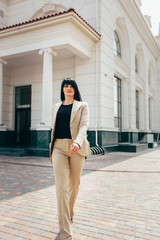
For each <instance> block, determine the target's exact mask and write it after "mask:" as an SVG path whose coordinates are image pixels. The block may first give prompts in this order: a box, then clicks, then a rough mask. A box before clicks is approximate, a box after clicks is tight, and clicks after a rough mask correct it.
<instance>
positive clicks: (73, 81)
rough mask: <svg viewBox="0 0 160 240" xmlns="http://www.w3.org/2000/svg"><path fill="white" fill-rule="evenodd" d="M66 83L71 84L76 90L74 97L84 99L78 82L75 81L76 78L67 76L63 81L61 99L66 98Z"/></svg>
mask: <svg viewBox="0 0 160 240" xmlns="http://www.w3.org/2000/svg"><path fill="white" fill-rule="evenodd" d="M64 85H71V86H72V87H73V88H74V92H75V94H74V99H75V100H77V101H80V102H81V101H82V98H81V94H80V92H79V89H78V86H77V83H76V82H75V80H72V79H70V78H65V79H64V80H63V82H62V85H61V101H64V100H65V96H64V92H63V87H64Z"/></svg>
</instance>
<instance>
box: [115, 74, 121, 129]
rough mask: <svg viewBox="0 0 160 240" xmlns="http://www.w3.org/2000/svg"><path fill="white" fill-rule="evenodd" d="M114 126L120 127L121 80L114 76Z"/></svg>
mask: <svg viewBox="0 0 160 240" xmlns="http://www.w3.org/2000/svg"><path fill="white" fill-rule="evenodd" d="M114 127H116V128H119V129H122V111H121V80H120V79H119V78H117V77H114Z"/></svg>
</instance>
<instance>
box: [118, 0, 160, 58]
mask: <svg viewBox="0 0 160 240" xmlns="http://www.w3.org/2000/svg"><path fill="white" fill-rule="evenodd" d="M119 1H120V4H121V6H122V7H123V9H124V10H125V12H126V13H127V15H128V17H129V19H130V20H131V21H132V23H133V25H134V26H135V28H136V29H137V31H138V33H139V35H140V36H141V37H142V39H143V40H144V42H145V43H146V45H147V46H148V48H149V49H150V50H151V52H152V53H153V54H154V56H155V57H156V58H157V57H158V56H159V54H160V49H159V46H158V44H157V42H156V40H155V38H154V36H153V34H152V33H151V30H150V28H149V27H148V25H147V23H146V21H145V19H144V17H143V15H142V13H141V11H140V9H139V7H138V6H137V4H136V2H135V0H119ZM131 13H132V14H131Z"/></svg>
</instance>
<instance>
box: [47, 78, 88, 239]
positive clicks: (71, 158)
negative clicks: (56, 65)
mask: <svg viewBox="0 0 160 240" xmlns="http://www.w3.org/2000/svg"><path fill="white" fill-rule="evenodd" d="M61 101H62V102H60V103H57V104H55V105H54V108H53V114H54V115H53V127H52V136H51V152H50V156H51V162H52V160H53V167H54V175H55V183H56V194H57V206H58V218H59V228H60V235H61V238H62V240H63V239H69V240H71V239H73V235H72V229H71V223H72V222H73V217H74V204H75V201H76V197H77V194H78V190H79V184H80V175H81V172H82V167H83V163H84V158H85V156H88V155H90V154H91V152H90V148H89V143H88V141H87V136H86V132H87V128H88V119H89V116H88V104H87V103H85V102H82V100H81V95H80V92H79V90H78V86H77V84H76V82H75V81H74V80H71V79H70V78H67V79H64V80H63V82H62V85H61Z"/></svg>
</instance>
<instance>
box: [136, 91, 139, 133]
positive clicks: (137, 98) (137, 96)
mask: <svg viewBox="0 0 160 240" xmlns="http://www.w3.org/2000/svg"><path fill="white" fill-rule="evenodd" d="M136 128H137V129H139V91H138V90H136Z"/></svg>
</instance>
